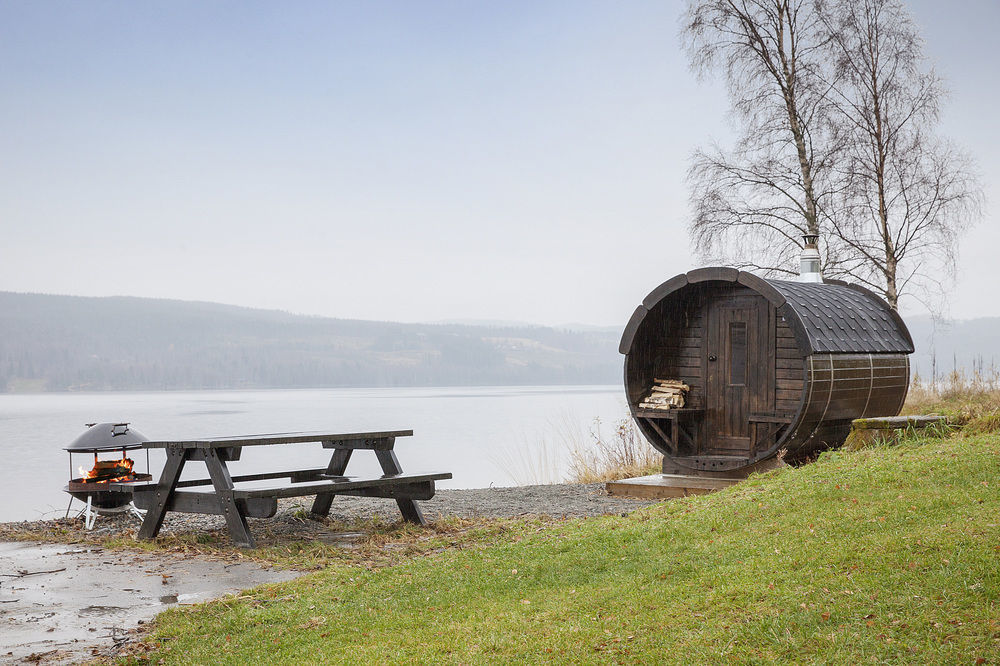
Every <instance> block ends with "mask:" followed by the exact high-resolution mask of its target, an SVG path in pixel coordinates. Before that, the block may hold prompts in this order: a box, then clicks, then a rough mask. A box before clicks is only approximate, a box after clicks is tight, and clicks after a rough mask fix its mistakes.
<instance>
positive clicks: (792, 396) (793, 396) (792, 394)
mask: <svg viewBox="0 0 1000 666" xmlns="http://www.w3.org/2000/svg"><path fill="white" fill-rule="evenodd" d="M801 398H802V390H801V389H798V390H794V391H789V390H781V389H775V391H774V399H775V400H779V401H793V400H794V401H796V402H798V401H799V400H800V399H801Z"/></svg>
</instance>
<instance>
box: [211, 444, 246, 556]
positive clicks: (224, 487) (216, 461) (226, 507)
mask: <svg viewBox="0 0 1000 666" xmlns="http://www.w3.org/2000/svg"><path fill="white" fill-rule="evenodd" d="M205 467H207V468H208V475H209V476H210V477H211V478H212V485H213V486H214V487H215V494H216V496H217V497H218V498H219V505H220V506H221V507H222V515H223V516H225V518H226V524H227V525H229V534H230V536H231V537H232V539H233V543H235V544H236V545H237V546H241V547H243V548H255V547H256V543H255V542H254V540H253V535H252V534H250V526H249V525H247V517H246V514H244V513H243V510H242V509H241V508H240V504H239V502H237V501H236V500H235V499H234V498H233V477H232V476H230V474H229V467H228V466H227V465H226V461H225V460H223V459H222V457H221V456H220V455H219V452H218V451H216V450H215V449H208V450H206V451H205Z"/></svg>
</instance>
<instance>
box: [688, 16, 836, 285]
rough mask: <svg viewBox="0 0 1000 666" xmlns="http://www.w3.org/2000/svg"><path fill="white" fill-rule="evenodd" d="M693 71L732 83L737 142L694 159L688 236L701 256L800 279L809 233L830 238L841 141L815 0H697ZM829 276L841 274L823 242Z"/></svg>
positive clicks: (830, 246) (691, 27)
mask: <svg viewBox="0 0 1000 666" xmlns="http://www.w3.org/2000/svg"><path fill="white" fill-rule="evenodd" d="M681 34H682V37H683V39H684V41H685V44H686V48H687V51H688V54H689V58H690V61H691V64H692V67H693V68H694V69H695V70H696V71H697V72H698V73H699V74H702V75H705V74H708V73H711V72H716V71H718V72H721V73H722V74H723V75H724V77H725V80H726V83H727V86H728V90H729V96H730V100H731V104H732V114H733V117H734V121H735V125H736V126H737V128H738V132H739V133H738V138H737V140H736V144H735V146H734V147H733V148H732V149H731V150H728V151H727V150H723V149H721V148H719V147H713V148H711V149H709V150H707V151H699V152H697V153H696V154H695V156H694V158H693V161H692V164H691V167H690V169H689V172H688V181H689V184H690V187H691V203H692V208H693V219H692V222H691V225H690V231H691V234H692V237H693V240H694V243H695V247H696V249H697V250H698V252H699V254H701V255H702V257H704V258H707V259H714V260H721V261H724V262H726V263H730V264H733V265H736V266H738V267H740V268H752V269H757V270H761V271H763V272H766V273H770V274H775V273H777V274H781V273H793V272H794V267H795V266H796V262H795V259H794V258H795V255H797V254H798V251H799V248H800V237H801V236H802V235H803V234H819V235H821V236H823V237H824V239H825V240H827V241H829V238H830V237H831V236H830V235H829V234H827V233H825V231H826V230H825V227H826V226H828V224H827V222H826V217H827V216H828V215H829V214H830V213H829V211H828V210H826V209H828V208H829V205H828V201H829V200H830V199H831V197H832V196H833V195H834V194H835V192H834V191H833V190H832V189H831V187H830V184H831V183H832V182H833V181H831V180H830V179H829V177H828V176H829V174H830V169H831V166H832V165H833V160H834V156H835V155H836V152H837V150H838V146H839V137H838V136H837V135H836V132H835V131H834V130H835V126H833V125H832V124H831V123H830V122H829V108H828V107H829V98H828V96H827V90H826V87H827V86H829V85H830V84H829V79H830V78H831V72H824V71H823V68H824V66H825V61H824V58H825V57H828V55H829V50H828V47H827V45H826V39H827V37H826V31H825V26H824V24H823V23H822V22H821V21H820V20H819V17H818V15H817V13H816V12H815V11H814V8H813V2H811V1H810V0H691V2H690V3H689V5H688V9H687V12H686V13H685V15H684V18H683V24H682V29H681ZM824 249H825V251H826V257H825V259H826V261H825V266H824V270H825V271H826V273H827V274H828V275H835V274H838V273H840V272H842V270H841V262H840V260H839V258H838V256H837V253H836V249H837V245H836V243H830V242H826V243H825V244H824Z"/></svg>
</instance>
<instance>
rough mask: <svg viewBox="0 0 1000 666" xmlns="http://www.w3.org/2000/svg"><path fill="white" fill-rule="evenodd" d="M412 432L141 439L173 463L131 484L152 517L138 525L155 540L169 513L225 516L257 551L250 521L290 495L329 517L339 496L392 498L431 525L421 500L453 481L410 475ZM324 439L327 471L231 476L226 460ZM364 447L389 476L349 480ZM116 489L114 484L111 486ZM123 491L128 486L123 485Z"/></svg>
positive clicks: (240, 540)
mask: <svg viewBox="0 0 1000 666" xmlns="http://www.w3.org/2000/svg"><path fill="white" fill-rule="evenodd" d="M412 434H413V431H412V430H394V431H389V432H358V433H330V432H292V433H278V434H271V435H248V436H236V437H214V438H209V439H188V440H170V441H166V440H164V441H149V442H143V446H144V447H145V448H147V449H164V450H165V451H166V454H167V461H166V463H165V464H164V466H163V471H162V472H161V474H160V479H159V480H158V481H156V482H148V483H138V484H136V483H128V484H122V485H123V486H128V490H130V491H131V492H132V493H133V499H134V502H135V505H136V506H137V507H139V508H140V509H146V510H147V512H146V517H145V518H144V519H143V522H142V527H141V528H139V534H138V538H139V539H152V538H154V537H155V536H156V535H157V534H159V532H160V528H161V527H162V526H163V519H164V517H165V516H166V514H167V512H168V511H177V512H182V513H204V514H215V515H222V516H224V517H225V519H226V524H227V525H228V527H229V533H230V535H231V536H232V539H233V542H234V543H235V544H236V545H238V546H242V547H245V548H253V547H254V546H255V543H254V538H253V535H252V534H251V533H250V529H249V527H248V525H247V518H270V517H271V516H273V515H274V514H275V513H276V512H277V510H278V499H279V498H284V497H308V496H315V498H316V499H315V500H314V501H313V505H312V513H313V514H314V515H315V516H318V517H324V516H327V515H328V514H329V513H330V506H331V504H332V502H333V498H334V496H336V495H357V496H362V497H388V498H392V499H395V500H396V504H397V505H398V506H399V510H400V512H401V513H402V514H403V518H404V519H405V520H408V521H410V522H413V523H417V524H420V525H425V524H426V521H425V520H424V516H423V513H422V512H421V511H420V507H419V506H418V505H417V500H424V499H430V498H431V497H433V496H434V482H435V481H437V480H440V479H450V478H451V473H449V472H437V473H431V474H404V473H403V469H402V467H401V466H400V464H399V460H398V459H397V458H396V453H395V452H394V451H393V446H394V445H395V442H396V438H397V437H408V436H410V435H412ZM308 442H319V443H321V444H322V446H323V448H325V449H333V454H332V456H331V457H330V463H329V464H328V465H327V466H326V467H320V468H314V469H298V470H289V471H281V472H266V473H261V474H244V475H238V476H232V475H231V474H230V472H229V466H228V464H227V463H228V462H231V461H234V460H239V459H240V454H241V452H242V449H243V447H245V446H272V445H281V444H300V443H308ZM359 449H364V450H371V451H374V452H375V456H376V458H377V459H378V462H379V464H380V465H381V467H382V472H383V476H381V477H378V478H370V479H356V478H353V477H349V476H345V475H344V474H345V472H346V471H347V463H348V462H349V461H350V459H351V454H352V453H354V451H357V450H359ZM191 460H196V461H204V463H205V466H206V467H207V468H208V475H209V478H207V479H192V480H185V481H181V472H182V471H183V470H184V465H185V463H186V462H188V461H191ZM272 479H287V481H286V482H284V483H280V484H275V485H271V486H267V487H250V488H237V487H236V485H235V484H237V483H240V482H250V481H255V482H256V481H268V480H272ZM110 485H116V484H110ZM198 486H212V488H213V490H212V491H210V492H204V491H195V490H186V489H187V488H195V487H198ZM123 489H124V488H123Z"/></svg>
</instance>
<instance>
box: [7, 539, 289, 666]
mask: <svg viewBox="0 0 1000 666" xmlns="http://www.w3.org/2000/svg"><path fill="white" fill-rule="evenodd" d="M296 575H298V574H297V573H296V572H293V571H283V570H279V569H268V568H264V567H261V566H260V565H257V564H253V563H249V562H239V563H226V562H217V561H209V560H200V559H193V558H190V557H180V556H172V555H166V554H157V553H145V552H143V553H140V552H124V551H114V552H112V551H104V550H102V549H100V548H93V547H78V546H70V545H60V544H36V543H24V542H21V543H0V663H25V662H28V663H38V662H41V663H45V664H58V663H79V662H81V661H86V660H88V659H92V658H93V654H94V653H93V652H92V648H94V647H95V645H96V646H98V647H99V649H106V648H108V647H110V646H113V644H114V643H115V641H116V640H121V639H122V638H123V637H124V635H125V632H127V631H128V630H130V629H134V628H135V627H136V626H137V624H139V623H140V622H145V621H148V620H150V619H152V618H153V616H155V615H156V614H157V613H159V612H160V611H162V610H164V609H165V608H167V607H169V606H171V605H174V604H186V603H187V604H189V603H196V602H200V601H206V600H208V599H213V598H215V597H219V596H223V595H225V594H229V593H233V592H237V591H239V590H243V589H246V588H249V587H254V586H257V585H260V584H262V583H272V582H279V581H284V580H289V579H291V578H294V577H295V576H296Z"/></svg>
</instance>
